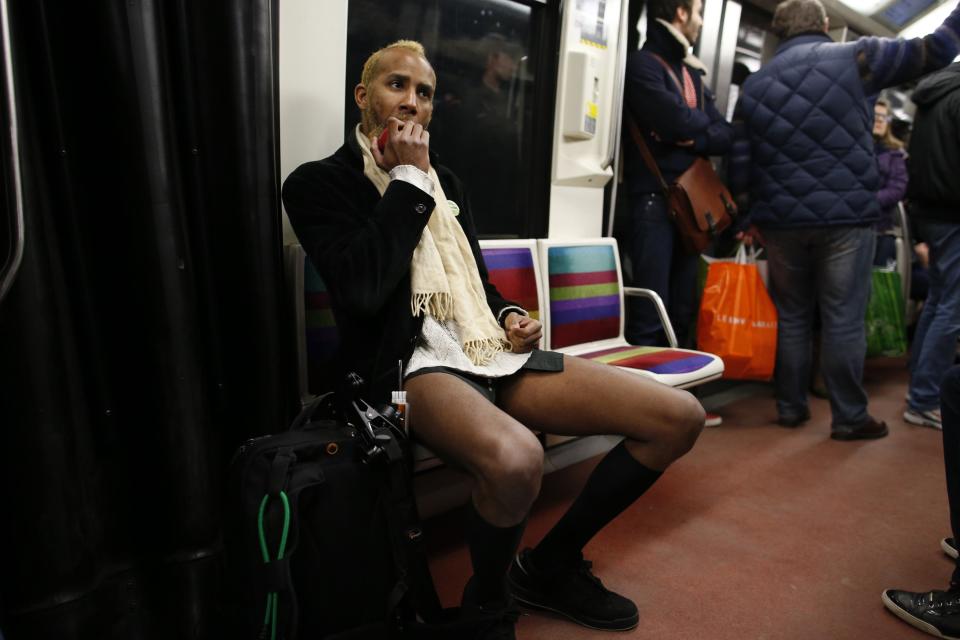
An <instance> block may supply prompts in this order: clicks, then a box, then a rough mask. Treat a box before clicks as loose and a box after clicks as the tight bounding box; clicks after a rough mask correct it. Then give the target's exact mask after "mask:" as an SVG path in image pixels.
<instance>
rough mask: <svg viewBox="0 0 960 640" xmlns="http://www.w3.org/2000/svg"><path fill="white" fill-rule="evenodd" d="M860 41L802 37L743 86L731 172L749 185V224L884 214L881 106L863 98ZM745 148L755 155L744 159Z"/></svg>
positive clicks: (819, 222)
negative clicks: (877, 153) (877, 133)
mask: <svg viewBox="0 0 960 640" xmlns="http://www.w3.org/2000/svg"><path fill="white" fill-rule="evenodd" d="M858 48H859V47H858V43H857V42H850V43H846V44H837V43H834V42H833V41H832V40H830V38H829V37H828V36H827V35H825V34H822V33H819V34H804V35H799V36H796V37H794V38H791V39H789V40H787V41H786V42H784V43H783V44H782V45H781V46H780V48H779V49H778V51H777V54H776V55H775V56H774V58H773V60H771V61H770V62H769V63H768V64H767V65H766V66H764V67H763V68H761V69H760V70H759V71H758V72H756V73H754V74H753V75H751V76H750V77H749V78H748V79H747V80H746V82H745V83H744V85H743V89H742V91H741V95H740V102H739V104H738V107H737V110H738V113H737V115H735V118H734V119H735V121H736V126H737V127H738V129H739V128H740V127H742V128H743V132H742V134H743V135H737V139H738V141H740V142H739V143H738V145H739V146H740V148H739V149H738V148H737V145H735V147H734V151H733V156H734V157H733V158H731V176H730V177H731V182H732V183H733V184H734V186H735V187H736V185H738V184H740V185H743V186H744V187H746V186H747V185H749V193H750V199H749V203H750V204H749V212H750V221H751V222H752V223H753V224H755V225H757V226H758V227H760V228H781V229H782V228H794V227H811V226H837V225H869V224H873V223H874V222H876V221H877V220H878V219H879V217H880V208H879V206H878V204H877V187H878V185H879V176H878V172H877V162H876V159H875V157H874V151H873V137H872V133H871V132H872V127H873V104H872V100H871V101H868V100H867V96H865V95H864V85H863V80H862V79H861V75H860V69H859V65H858V63H857V55H858ZM744 145H749V147H748V148H744ZM738 154H739V155H740V156H743V155H746V156H747V157H748V158H749V160H748V161H747V162H740V163H738V162H737V160H738V158H737V157H736V156H737V155H738ZM741 159H742V158H741ZM738 171H740V172H741V173H743V172H747V173H748V175H736V174H737V172H738Z"/></svg>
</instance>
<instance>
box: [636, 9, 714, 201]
mask: <svg viewBox="0 0 960 640" xmlns="http://www.w3.org/2000/svg"><path fill="white" fill-rule="evenodd" d="M649 25H650V26H649V27H648V29H647V40H646V42H644V44H643V48H642V49H641V50H639V51H634V52H633V53H631V54H630V56H629V57H628V58H627V69H626V84H625V102H624V106H625V108H626V109H627V110H629V111H630V113H631V114H633V117H634V119H635V120H636V121H637V126H638V127H639V128H640V131H641V132H643V134H644V136H645V139H646V141H647V146H649V147H650V151H651V153H652V154H653V156H654V158H655V159H656V161H657V165H658V166H659V167H660V171H661V173H663V177H664V179H665V180H666V181H667V182H668V183H669V182H673V181H674V180H675V179H676V178H678V177H679V176H680V174H682V173H683V172H684V171H686V170H687V169H688V168H689V167H690V165H691V164H693V161H694V160H695V159H696V158H697V157H698V156H701V157H706V156H715V155H723V154H725V153H727V151H729V150H730V145H731V144H732V142H733V127H732V126H731V125H730V124H729V123H728V122H727V121H726V120H725V119H724V118H723V116H722V115H721V114H720V112H719V111H717V108H716V106H715V105H714V98H713V94H712V93H711V92H710V90H709V89H707V88H706V87H705V86H704V84H703V78H702V75H701V73H700V71H699V70H697V69H694V68H693V67H689V66H688V67H687V69H688V71H689V72H690V77H691V79H692V80H693V86H694V89H695V90H696V93H697V108H696V109H691V108H690V107H688V106H687V103H686V102H684V99H683V96H682V95H681V93H680V91H679V90H678V89H677V85H676V84H675V83H674V81H673V79H672V78H671V77H670V74H668V73H667V70H666V69H664V68H663V65H661V64H660V63H659V62H657V60H656V58H654V57H653V56H652V55H651V54H654V53H655V54H657V55H659V56H660V57H661V58H663V59H664V61H665V62H667V64H669V65H670V66H671V67H673V70H674V72H675V73H676V74H677V78H678V79H679V80H680V81H681V82H683V58H684V56H685V55H686V52H685V51H684V50H683V45H682V44H680V42H678V41H677V39H676V38H674V37H673V35H671V34H670V32H669V31H667V28H666V27H664V26H663V25H662V24H660V23H659V22H656V21H651V22H650V23H649ZM623 131H624V134H623V135H624V142H623V144H624V150H625V151H624V152H625V154H626V165H625V171H626V178H627V182H628V184H629V188H630V192H631V193H635V194H639V193H652V192H659V191H660V186H659V184H658V183H657V181H656V179H655V178H654V177H653V174H651V173H650V171H649V170H648V169H647V167H646V165H645V164H644V163H643V158H642V157H641V156H640V152H639V150H638V149H637V147H636V145H635V144H634V143H633V138H632V137H631V136H630V133H629V131H628V130H627V128H626V127H624V129H623ZM651 131H655V132H656V133H657V136H659V138H660V140H661V141H657V140H656V139H655V138H653V136H651V135H650V132H651ZM680 140H693V146H691V147H680V146H677V145H676V144H675V143H676V142H678V141H680Z"/></svg>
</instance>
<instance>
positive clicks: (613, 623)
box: [501, 358, 704, 630]
mask: <svg viewBox="0 0 960 640" xmlns="http://www.w3.org/2000/svg"><path fill="white" fill-rule="evenodd" d="M564 365H565V367H564V371H563V373H559V374H547V373H536V372H525V373H523V374H521V375H520V376H517V377H516V378H515V379H514V380H513V381H511V382H510V383H508V384H507V385H504V387H505V388H504V389H503V393H502V395H501V398H502V403H501V406H502V407H503V408H504V409H505V410H506V411H507V412H508V413H510V414H511V415H513V416H514V417H516V418H518V419H520V420H522V421H524V422H525V423H527V424H530V425H531V426H534V427H536V428H539V429H542V430H544V431H547V432H550V433H561V434H567V435H589V434H596V433H616V434H621V435H623V436H625V439H624V441H623V442H622V443H621V444H619V445H617V446H616V447H614V448H613V449H612V450H611V451H610V452H609V453H608V454H607V455H606V456H604V458H603V459H602V460H601V461H600V463H599V464H598V465H597V467H596V468H595V469H594V471H593V473H592V474H591V475H590V478H589V479H588V480H587V482H586V484H585V485H584V488H583V491H582V492H581V494H580V496H578V497H577V499H576V500H575V501H574V503H573V504H572V505H571V506H570V508H569V509H568V510H567V512H566V513H565V514H564V515H563V517H562V518H561V519H560V521H559V522H558V523H557V524H556V525H555V526H554V527H553V529H551V530H550V532H549V533H548V534H547V535H546V536H545V537H544V539H543V540H542V541H541V542H540V544H539V545H537V547H536V549H534V550H532V551H523V552H521V554H520V555H519V556H518V558H517V560H516V562H515V564H514V565H513V567H512V568H511V570H510V581H511V585H512V587H513V591H514V595H515V596H516V597H517V598H518V599H519V600H521V601H522V602H525V603H527V604H529V605H532V606H535V607H540V608H545V609H549V610H552V611H555V612H558V613H562V614H564V615H566V616H568V617H570V618H571V619H572V620H574V621H576V622H578V623H580V624H583V625H586V626H589V627H593V628H601V629H609V630H626V629H630V628H633V627H634V626H636V625H637V623H638V621H639V614H638V611H637V608H636V605H634V604H633V602H632V601H630V600H629V599H627V598H625V597H623V596H621V595H619V594H616V593H614V592H612V591H610V590H608V589H606V588H605V587H603V585H602V584H601V583H600V582H599V581H598V580H596V579H595V578H593V577H592V575H591V574H590V572H589V569H588V568H585V566H584V565H582V563H581V557H582V556H581V555H580V554H581V549H582V548H583V546H584V545H585V544H586V543H587V541H589V540H590V539H591V538H592V537H593V536H594V535H596V534H597V532H599V531H600V530H601V529H602V528H603V527H604V526H606V525H607V524H608V523H609V522H610V521H611V520H613V519H614V518H615V517H617V516H618V515H619V514H620V513H622V512H623V511H624V510H625V509H626V508H627V507H629V506H630V505H631V504H633V503H634V502H635V501H636V499H637V498H639V497H640V495H642V494H643V493H644V492H645V491H646V490H647V489H648V488H650V487H651V486H652V485H653V483H654V482H656V480H657V479H658V478H659V477H660V474H661V473H662V471H663V470H664V469H666V467H667V466H668V465H669V464H670V463H671V462H673V461H674V460H676V459H677V458H679V457H680V456H682V455H683V454H684V453H686V452H687V451H688V450H689V449H690V448H691V447H692V446H693V444H694V442H695V441H696V439H697V436H698V435H699V433H700V431H701V429H702V428H703V421H704V413H703V408H702V407H701V406H700V404H699V403H698V402H697V401H696V400H695V399H694V398H693V396H691V395H690V394H689V393H686V392H684V391H678V390H675V389H672V388H669V387H666V386H663V385H660V384H658V383H656V382H653V381H651V380H648V379H645V378H640V377H639V376H637V375H636V374H632V373H629V372H626V371H622V370H619V369H617V368H615V367H611V366H609V365H601V364H596V363H592V362H589V361H586V360H582V359H579V358H565V360H564ZM587 567H588V565H587Z"/></svg>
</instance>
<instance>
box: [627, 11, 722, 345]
mask: <svg viewBox="0 0 960 640" xmlns="http://www.w3.org/2000/svg"><path fill="white" fill-rule="evenodd" d="M702 7H703V3H702V1H701V0H650V2H649V3H648V5H647V20H648V26H647V39H646V41H645V42H644V44H643V48H641V49H640V50H639V51H634V52H633V53H631V54H630V56H629V57H628V58H627V69H626V84H625V105H624V108H625V109H626V110H627V112H628V113H629V114H630V115H632V116H633V118H634V120H635V121H636V122H637V126H638V128H639V129H640V131H641V133H642V135H643V136H644V139H645V140H646V143H647V146H648V147H649V148H650V151H651V153H652V154H653V157H654V160H656V162H657V166H658V167H659V169H660V171H661V173H662V174H663V177H664V179H665V180H666V181H667V183H671V182H673V181H674V180H676V179H677V178H678V177H679V176H680V175H681V174H682V173H683V172H684V171H686V170H687V169H688V168H689V167H690V165H691V164H693V161H694V160H695V159H696V158H698V157H706V156H711V155H723V154H726V153H727V152H728V151H729V150H730V144H731V142H732V140H733V128H732V127H731V126H730V124H729V123H727V121H726V120H724V118H723V116H722V115H721V114H720V112H719V111H717V109H716V107H715V106H714V97H713V94H712V93H711V92H710V90H709V89H707V88H706V87H705V86H704V83H703V74H704V73H705V67H704V66H703V64H702V63H701V62H700V61H699V60H697V58H695V57H694V56H693V55H692V54H690V53H689V49H690V47H691V46H692V45H693V44H694V43H695V42H696V41H697V38H698V37H699V35H700V27H701V26H702V25H703V18H702V16H701V15H700V12H701V9H702ZM678 84H679V85H680V86H679V87H678V86H677V85H678ZM625 131H627V130H626V129H625ZM624 150H625V154H626V164H625V171H626V176H625V177H626V182H627V186H628V189H629V194H630V207H631V210H632V221H633V242H632V245H631V247H630V258H631V263H632V271H633V282H634V284H635V285H636V286H638V287H644V288H647V289H652V290H653V291H656V292H657V293H658V294H659V295H660V297H661V298H662V299H663V302H664V304H665V305H666V307H667V311H668V313H669V315H670V320H671V322H672V324H673V327H674V329H675V330H676V334H677V340H678V342H679V343H680V346H687V345H688V344H689V342H690V340H691V339H692V338H693V336H691V335H690V328H691V326H692V324H693V319H694V317H695V316H696V312H697V309H696V278H697V263H698V260H699V257H698V256H697V255H694V254H690V253H687V252H685V251H684V249H683V246H682V245H681V243H680V238H679V236H678V233H677V230H676V228H675V226H674V224H673V221H672V220H671V218H670V213H669V212H668V210H667V206H666V202H665V200H664V198H663V195H662V191H661V189H660V184H659V182H658V181H657V180H656V178H655V177H654V174H653V173H652V172H651V171H650V169H648V168H647V166H646V164H644V161H643V158H642V157H641V155H640V151H639V150H638V148H637V146H636V144H634V142H633V139H632V137H631V136H630V135H629V132H628V133H627V135H625V137H624ZM625 333H626V338H627V340H629V341H630V342H631V343H633V344H643V345H653V344H658V343H662V342H663V335H662V332H661V329H660V320H659V317H658V316H657V313H656V310H655V309H654V308H653V305H651V304H650V303H649V302H647V301H646V300H639V299H637V300H635V301H631V308H630V315H629V322H628V324H627V326H626V328H625Z"/></svg>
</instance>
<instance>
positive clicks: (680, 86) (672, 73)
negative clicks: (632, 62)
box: [647, 51, 707, 110]
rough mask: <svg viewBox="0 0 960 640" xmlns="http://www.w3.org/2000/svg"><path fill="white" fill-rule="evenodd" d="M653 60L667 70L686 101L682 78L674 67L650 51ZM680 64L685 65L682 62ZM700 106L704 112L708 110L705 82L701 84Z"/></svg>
mask: <svg viewBox="0 0 960 640" xmlns="http://www.w3.org/2000/svg"><path fill="white" fill-rule="evenodd" d="M647 53H649V54H650V55H651V56H653V58H654V59H655V60H656V61H657V62H659V63H660V65H661V66H662V67H663V68H664V69H666V70H667V73H668V74H669V75H670V79H671V80H673V84H675V85H676V86H677V91H679V92H680V97H681V98H684V99H686V94H684V92H683V83H681V82H680V78H678V77H677V72H676V71H674V69H673V67H671V66H670V63H669V62H667V61H666V60H664V59H663V58H662V57H661V56H660V54H658V53H653V52H652V51H648V52H647ZM680 64H684V63H683V62H681V63H680ZM700 106H701V108H702V109H703V110H706V108H707V107H706V101H705V100H704V98H703V82H701V83H700Z"/></svg>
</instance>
